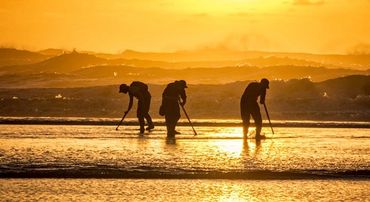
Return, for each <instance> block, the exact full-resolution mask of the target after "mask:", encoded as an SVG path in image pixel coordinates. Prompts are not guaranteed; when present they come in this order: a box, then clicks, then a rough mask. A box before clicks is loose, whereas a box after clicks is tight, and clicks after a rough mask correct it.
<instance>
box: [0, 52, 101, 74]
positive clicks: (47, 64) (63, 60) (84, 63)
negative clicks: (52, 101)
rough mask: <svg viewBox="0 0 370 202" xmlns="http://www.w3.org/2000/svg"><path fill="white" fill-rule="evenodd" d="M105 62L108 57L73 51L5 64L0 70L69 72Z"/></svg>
mask: <svg viewBox="0 0 370 202" xmlns="http://www.w3.org/2000/svg"><path fill="white" fill-rule="evenodd" d="M105 63H107V60H106V59H103V58H98V57H96V56H94V55H90V54H85V53H77V52H72V53H64V54H62V55H58V56H55V57H52V58H49V59H47V60H44V61H42V62H39V63H35V64H29V65H15V66H5V67H2V68H0V72H7V73H9V74H14V73H39V72H57V73H68V72H71V71H75V70H78V69H80V68H83V67H88V66H91V65H101V64H105Z"/></svg>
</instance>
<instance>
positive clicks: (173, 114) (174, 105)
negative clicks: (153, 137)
mask: <svg viewBox="0 0 370 202" xmlns="http://www.w3.org/2000/svg"><path fill="white" fill-rule="evenodd" d="M162 107H163V109H164V118H165V121H166V127H167V137H175V129H176V125H177V122H178V121H179V119H180V106H179V103H178V101H177V100H176V99H163V102H162Z"/></svg>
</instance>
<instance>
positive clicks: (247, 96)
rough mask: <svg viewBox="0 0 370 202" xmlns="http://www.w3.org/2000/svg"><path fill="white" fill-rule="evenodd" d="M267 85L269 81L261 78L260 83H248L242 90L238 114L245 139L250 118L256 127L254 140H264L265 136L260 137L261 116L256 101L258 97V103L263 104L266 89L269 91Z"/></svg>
mask: <svg viewBox="0 0 370 202" xmlns="http://www.w3.org/2000/svg"><path fill="white" fill-rule="evenodd" d="M269 83H270V82H269V80H267V79H265V78H263V79H261V81H260V82H252V83H249V84H248V86H247V88H246V89H245V90H244V93H243V95H242V98H241V100H240V112H241V117H242V120H243V134H244V138H247V136H248V129H249V125H250V116H252V117H253V119H254V123H255V125H256V139H264V138H265V136H263V135H261V129H262V116H261V112H260V107H259V106H258V103H257V100H258V97H260V103H261V104H264V103H265V97H266V89H269Z"/></svg>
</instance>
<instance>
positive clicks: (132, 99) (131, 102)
mask: <svg viewBox="0 0 370 202" xmlns="http://www.w3.org/2000/svg"><path fill="white" fill-rule="evenodd" d="M128 95H129V96H130V102H129V103H128V109H127V111H125V113H128V112H129V111H130V110H131V108H132V104H133V102H134V96H133V95H131V94H130V93H129V94H128Z"/></svg>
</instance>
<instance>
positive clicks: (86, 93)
mask: <svg viewBox="0 0 370 202" xmlns="http://www.w3.org/2000/svg"><path fill="white" fill-rule="evenodd" d="M58 78H60V77H58ZM58 78H57V79H58ZM249 82H250V81H246V80H244V81H238V82H232V83H227V84H219V85H215V84H207V85H206V84H201V85H194V84H189V85H188V86H189V88H188V89H187V90H186V91H187V95H188V101H187V105H186V108H187V110H188V113H189V114H191V117H193V118H236V119H239V118H240V112H239V103H240V97H241V95H242V93H243V91H244V89H245V87H246V86H247V84H248V83H249ZM118 86H119V85H118V84H116V85H109V86H94V87H85V88H28V89H9V88H7V89H4V88H2V89H0V116H78V117H117V118H118V117H120V116H122V112H123V111H124V110H125V109H126V107H127V104H128V96H127V95H124V94H119V93H118ZM369 86H370V76H363V75H354V76H347V77H341V78H337V79H331V80H326V81H323V82H312V81H310V80H309V79H292V80H288V81H283V80H276V81H271V83H270V89H269V90H268V91H267V97H266V98H267V100H266V102H267V104H268V106H269V110H270V116H271V117H272V119H303V120H345V121H369V120H370V89H369ZM164 88H165V85H157V84H149V90H150V92H151V94H152V104H151V114H152V115H153V117H156V118H159V117H160V116H159V115H158V109H159V106H160V104H161V95H162V92H163V89H164ZM135 107H136V102H135V104H134V108H135ZM134 111H135V109H133V112H131V113H130V114H129V116H130V117H135V115H136V114H135V113H134ZM262 114H263V116H264V115H265V113H263V112H262ZM183 118H184V117H183Z"/></svg>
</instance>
